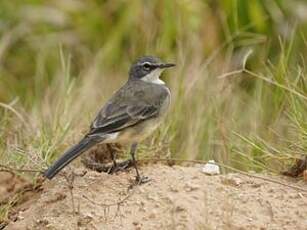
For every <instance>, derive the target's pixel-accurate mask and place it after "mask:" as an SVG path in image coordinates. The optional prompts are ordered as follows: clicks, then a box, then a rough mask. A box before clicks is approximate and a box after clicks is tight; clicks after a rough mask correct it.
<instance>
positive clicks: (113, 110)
mask: <svg viewBox="0 0 307 230" xmlns="http://www.w3.org/2000/svg"><path fill="white" fill-rule="evenodd" d="M174 66H175V64H174V63H166V62H163V61H161V59H160V58H158V57H155V56H143V57H140V58H138V59H137V60H136V61H135V62H134V63H133V64H132V65H131V67H130V70H129V74H128V75H129V76H128V80H127V81H126V83H125V84H124V85H123V86H122V87H121V88H120V89H119V90H117V91H116V92H115V93H114V94H113V96H111V98H110V99H109V100H108V101H107V102H106V103H105V105H104V106H103V107H102V108H101V109H100V110H99V112H98V114H97V115H96V118H95V119H94V121H93V122H92V123H91V125H90V128H89V131H88V132H87V133H86V135H85V136H84V137H83V138H82V139H81V140H80V141H79V142H78V143H77V144H75V145H74V146H72V147H71V148H69V149H68V150H66V152H64V153H63V155H62V156H60V158H59V159H58V160H56V161H55V162H54V163H53V164H52V165H51V166H50V167H49V168H48V169H47V170H46V171H45V172H44V173H43V176H44V177H45V178H47V179H50V180H51V179H52V178H53V177H54V176H56V175H57V174H58V173H59V172H60V171H61V170H62V169H63V168H64V167H65V166H67V165H68V164H69V163H71V162H72V161H73V160H74V159H76V158H77V157H78V156H80V155H81V154H82V153H84V152H85V151H87V150H88V149H90V148H91V147H93V146H94V145H96V144H98V143H120V144H129V145H130V155H131V161H132V164H133V167H134V168H135V172H136V177H135V179H136V181H137V182H140V183H142V182H146V181H147V180H148V178H146V177H141V175H140V172H139V170H138V167H137V163H136V159H135V154H136V151H137V146H138V144H139V143H140V142H141V141H142V140H144V139H145V138H146V137H148V136H149V135H150V134H151V133H152V132H153V131H154V130H155V129H156V128H158V126H159V125H160V124H161V122H162V120H163V118H164V117H165V115H166V114H167V111H168V110H169V107H170V101H171V92H170V89H169V88H168V87H167V86H166V84H165V82H164V81H163V80H161V79H160V76H161V74H162V72H163V71H164V70H165V69H168V68H171V67H174ZM115 162H116V161H115Z"/></svg>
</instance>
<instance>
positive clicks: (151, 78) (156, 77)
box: [141, 69, 165, 85]
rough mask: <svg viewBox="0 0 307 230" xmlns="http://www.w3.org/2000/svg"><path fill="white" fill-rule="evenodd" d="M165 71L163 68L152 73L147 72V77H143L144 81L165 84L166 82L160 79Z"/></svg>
mask: <svg viewBox="0 0 307 230" xmlns="http://www.w3.org/2000/svg"><path fill="white" fill-rule="evenodd" d="M162 72H163V69H155V70H154V71H152V72H151V73H149V74H147V75H146V76H145V77H142V78H141V80H142V81H146V82H150V83H154V84H158V85H165V82H164V81H162V80H161V79H160V75H161V73H162Z"/></svg>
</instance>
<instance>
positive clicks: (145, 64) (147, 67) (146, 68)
mask: <svg viewBox="0 0 307 230" xmlns="http://www.w3.org/2000/svg"><path fill="white" fill-rule="evenodd" d="M150 67H151V66H150V64H149V63H148V62H145V63H144V64H143V68H144V70H150Z"/></svg>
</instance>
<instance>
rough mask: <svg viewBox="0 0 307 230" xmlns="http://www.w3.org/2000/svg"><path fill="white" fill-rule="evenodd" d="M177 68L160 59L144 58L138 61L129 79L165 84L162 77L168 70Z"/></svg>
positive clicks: (133, 66) (132, 68) (131, 70)
mask: <svg viewBox="0 0 307 230" xmlns="http://www.w3.org/2000/svg"><path fill="white" fill-rule="evenodd" d="M173 66H175V64H172V63H164V62H162V61H161V60H160V59H159V58H157V57H153V56H144V57H141V58H139V59H138V60H136V62H135V63H134V64H133V65H132V66H131V68H130V71H129V79H131V80H134V79H140V80H143V81H147V82H151V83H155V84H164V82H163V81H162V80H161V79H160V75H161V73H162V72H163V70H165V69H166V68H170V67H173Z"/></svg>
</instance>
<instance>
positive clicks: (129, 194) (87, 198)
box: [82, 181, 141, 208]
mask: <svg viewBox="0 0 307 230" xmlns="http://www.w3.org/2000/svg"><path fill="white" fill-rule="evenodd" d="M140 183H141V182H140V181H139V182H138V183H137V184H135V186H136V185H140ZM135 186H133V187H132V191H131V192H129V193H128V194H127V195H126V196H125V197H124V198H123V199H121V200H119V201H117V202H113V203H109V204H106V203H98V202H96V201H93V200H91V199H90V198H89V197H87V196H86V195H82V197H83V198H84V199H86V200H87V201H89V202H91V203H92V204H95V205H98V206H102V207H104V208H108V207H112V206H120V205H121V204H123V203H124V202H125V201H127V200H128V199H129V198H130V197H131V196H132V195H133V194H134V193H135Z"/></svg>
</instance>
